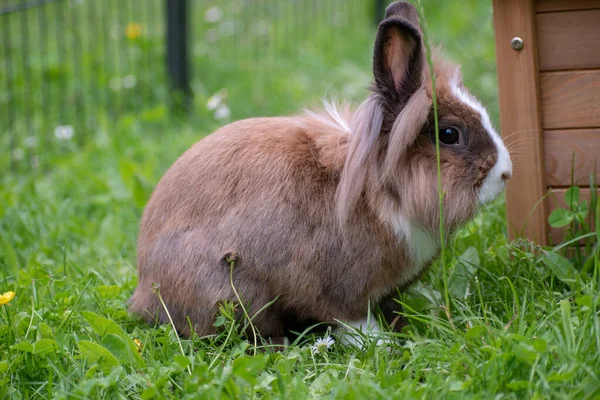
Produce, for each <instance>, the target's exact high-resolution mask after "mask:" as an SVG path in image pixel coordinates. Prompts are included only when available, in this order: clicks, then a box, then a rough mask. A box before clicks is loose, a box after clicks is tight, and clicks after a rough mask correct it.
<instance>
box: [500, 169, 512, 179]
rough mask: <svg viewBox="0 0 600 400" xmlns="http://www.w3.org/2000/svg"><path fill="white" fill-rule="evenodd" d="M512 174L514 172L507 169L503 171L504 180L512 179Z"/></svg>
mask: <svg viewBox="0 0 600 400" xmlns="http://www.w3.org/2000/svg"><path fill="white" fill-rule="evenodd" d="M511 176H512V172H510V171H505V172H503V173H502V180H503V181H507V180H509V179H510V177H511Z"/></svg>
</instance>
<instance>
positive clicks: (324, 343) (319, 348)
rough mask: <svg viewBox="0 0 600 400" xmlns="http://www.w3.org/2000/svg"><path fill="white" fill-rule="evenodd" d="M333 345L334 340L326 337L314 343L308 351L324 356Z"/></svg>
mask: <svg viewBox="0 0 600 400" xmlns="http://www.w3.org/2000/svg"><path fill="white" fill-rule="evenodd" d="M334 343H335V340H333V338H332V337H331V336H326V337H324V338H319V339H317V340H316V341H315V344H313V345H312V346H310V350H311V351H312V353H313V354H316V353H319V354H324V353H326V352H327V350H329V348H330V347H331V346H333V344H334Z"/></svg>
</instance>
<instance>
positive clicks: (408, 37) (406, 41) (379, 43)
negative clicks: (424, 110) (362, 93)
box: [373, 1, 424, 114]
mask: <svg viewBox="0 0 600 400" xmlns="http://www.w3.org/2000/svg"><path fill="white" fill-rule="evenodd" d="M423 55H424V51H423V44H422V40H421V27H420V25H419V16H418V14H417V11H416V9H415V7H414V6H413V5H412V4H410V3H406V2H402V1H397V2H394V3H392V4H390V5H389V6H388V8H387V10H386V13H385V19H384V20H383V21H382V22H381V23H380V24H379V30H378V32H377V38H376V39H375V50H374V53H373V75H374V77H375V90H376V91H377V92H378V93H379V94H380V95H381V96H382V98H383V99H384V100H385V103H387V104H386V106H387V107H386V108H388V110H386V111H388V112H392V113H394V114H397V113H399V112H400V110H401V109H402V108H403V107H404V105H405V104H406V102H407V101H408V99H409V98H410V96H411V95H412V94H413V93H414V92H415V91H416V90H417V89H418V88H419V87H420V86H421V84H422V71H423V65H424V57H423Z"/></svg>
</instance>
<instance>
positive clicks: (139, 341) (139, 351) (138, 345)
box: [133, 339, 143, 353]
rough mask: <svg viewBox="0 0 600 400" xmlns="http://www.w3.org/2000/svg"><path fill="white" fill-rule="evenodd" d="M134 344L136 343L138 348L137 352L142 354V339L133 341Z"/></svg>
mask: <svg viewBox="0 0 600 400" xmlns="http://www.w3.org/2000/svg"><path fill="white" fill-rule="evenodd" d="M133 343H135V345H136V346H137V351H138V353H141V352H142V346H143V344H142V341H141V340H140V339H133Z"/></svg>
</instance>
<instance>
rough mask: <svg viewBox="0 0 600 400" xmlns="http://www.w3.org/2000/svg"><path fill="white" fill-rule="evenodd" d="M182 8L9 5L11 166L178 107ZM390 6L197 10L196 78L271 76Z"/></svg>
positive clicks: (309, 1) (270, 1)
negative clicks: (225, 73) (302, 45)
mask: <svg viewBox="0 0 600 400" xmlns="http://www.w3.org/2000/svg"><path fill="white" fill-rule="evenodd" d="M177 1H179V0H0V110H1V111H0V132H2V135H3V140H0V144H1V145H2V146H8V148H9V150H10V152H11V153H10V154H11V158H16V159H18V158H19V157H22V156H23V154H21V153H22V152H23V149H27V148H28V147H32V146H38V147H43V146H44V144H45V143H47V142H48V141H55V140H60V139H64V138H70V137H71V136H74V137H75V140H77V141H83V140H85V138H86V133H87V132H89V131H91V130H94V129H95V128H96V127H97V126H98V124H99V123H101V122H102V119H111V118H115V117H117V116H119V115H123V114H124V113H136V112H139V111H140V110H148V109H152V107H153V106H154V105H156V104H162V105H164V104H166V103H168V102H169V101H171V100H172V98H173V97H172V96H170V93H169V80H168V76H167V62H166V59H167V49H166V46H167V40H166V33H167V26H166V21H167V12H166V11H167V4H169V3H171V6H172V3H174V2H177ZM382 5H383V2H382V1H380V0H373V1H367V2H365V1H364V0H289V1H282V0H189V1H188V5H187V13H186V18H187V22H188V30H189V35H188V36H187V37H188V39H189V45H188V50H189V52H188V55H189V60H188V61H187V62H188V63H189V65H190V70H191V71H190V74H189V75H190V76H191V77H192V82H194V80H195V79H200V78H202V75H203V66H204V65H207V63H213V64H215V63H216V64H218V70H219V71H220V70H232V71H235V70H243V69H245V68H253V70H254V71H260V72H263V73H265V72H266V73H268V71H269V69H270V68H276V67H277V64H278V63H277V57H280V56H281V55H282V54H285V55H286V57H287V58H288V59H289V58H290V57H294V56H296V57H298V56H302V55H298V54H299V53H298V51H297V43H298V42H300V41H308V42H310V43H312V44H313V45H319V43H320V42H321V44H322V42H327V41H329V42H333V41H336V40H343V37H344V31H345V30H348V29H353V27H356V26H357V24H373V20H374V18H376V16H377V15H379V14H380V13H381V12H382V11H381V10H378V9H377V8H378V7H379V8H380V7H382ZM175 21H176V19H175ZM173 28H174V29H176V30H177V29H179V27H177V26H175V27H171V29H173ZM290 38H293V40H292V39H290ZM175 43H176V42H175ZM170 45H173V41H171V42H170ZM175 57H181V52H177V53H176V54H175ZM179 61H181V60H179ZM175 73H176V72H175ZM217 78H218V77H217ZM179 86H181V84H179ZM192 86H193V84H192ZM16 150H18V151H16ZM15 151H16V152H15Z"/></svg>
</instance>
